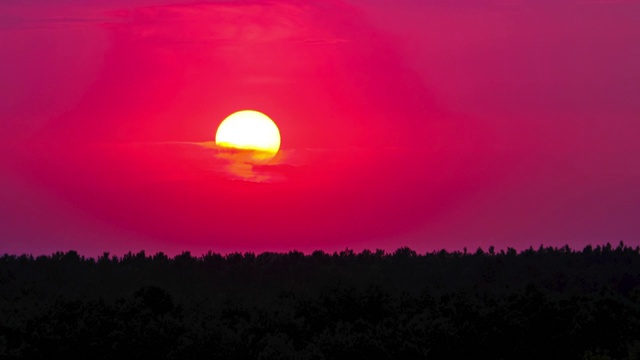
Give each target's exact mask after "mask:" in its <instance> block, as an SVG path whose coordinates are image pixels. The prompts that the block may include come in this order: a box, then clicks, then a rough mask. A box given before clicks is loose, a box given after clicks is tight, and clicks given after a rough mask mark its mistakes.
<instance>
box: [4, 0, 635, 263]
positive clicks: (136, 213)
mask: <svg viewBox="0 0 640 360" xmlns="http://www.w3.org/2000/svg"><path fill="white" fill-rule="evenodd" d="M0 14H1V15H0V81H1V82H0V83H1V86H0V142H1V145H0V150H1V152H0V253H4V252H9V253H24V252H27V253H34V254H42V253H45V254H48V253H50V252H53V251H56V250H69V249H76V250H79V251H80V252H82V253H84V254H88V255H96V254H98V253H101V252H102V251H111V252H112V253H116V254H121V253H123V252H126V251H129V250H132V251H138V250H142V249H144V250H146V251H148V252H155V251H165V252H168V253H170V254H175V253H177V252H180V251H182V250H191V251H192V252H194V253H202V252H205V251H207V250H213V251H216V252H230V251H242V252H244V251H254V252H261V251H265V250H276V251H286V250H290V249H298V250H302V251H310V250H314V249H324V250H327V251H333V250H342V249H345V248H347V247H348V248H351V249H355V250H361V249H363V248H370V249H375V248H382V249H386V250H393V249H395V248H397V247H399V246H410V247H412V248H413V249H415V250H417V251H420V252H423V251H431V250H433V249H440V248H446V249H451V250H454V249H462V248H463V247H467V248H469V249H475V248H477V247H478V246H482V247H485V248H486V247H487V246H489V245H495V246H496V247H498V248H506V247H515V248H517V249H522V248H526V247H529V246H534V247H537V246H539V245H540V244H545V245H551V246H561V245H564V244H569V245H570V246H573V247H582V246H584V245H586V244H588V243H592V244H600V243H604V242H613V243H617V242H618V241H620V240H622V241H624V242H625V243H627V244H630V245H640V221H639V220H638V219H640V141H639V139H638V138H639V135H640V45H639V44H640V22H638V19H640V1H623V0H611V1H606V0H598V1H595V0H594V1H579V0H575V1H569V0H556V1H540V0H536V1H533V0H532V1H526V0H522V1H466V0H460V1H448V0H441V1H437V0H434V1H426V0H420V1H418V0H394V1H390V0H389V1H387V0H352V1H339V0H330V1H313V2H309V1H297V0H285V1H276V0H274V1H257V0H255V1H234V2H227V1H209V2H193V1H184V2H183V1H180V0H174V1H163V0H127V1H120V0H116V1H114V0H110V1H106V0H98V1H80V0H46V1H44V0H28V1H19V2H18V1H8V2H7V1H4V2H2V4H0ZM245 108H252V109H256V110H260V111H263V112H265V113H266V114H268V115H269V116H271V117H272V118H273V119H274V120H275V121H276V123H277V124H278V125H279V126H280V130H281V133H282V141H283V149H282V152H281V154H280V158H279V160H278V162H277V163H275V164H272V165H268V166H263V167H256V168H253V169H251V168H249V169H247V168H242V169H241V171H244V173H243V174H244V175H243V176H245V175H246V176H245V178H244V179H242V178H241V177H238V176H237V173H231V172H230V171H229V169H230V167H229V164H228V163H226V162H224V161H223V160H221V159H218V158H217V157H216V154H215V151H214V150H212V149H211V148H209V147H207V146H206V145H205V143H206V142H207V141H211V140H213V136H214V134H215V129H216V127H217V125H218V124H219V122H220V121H221V120H222V119H223V118H224V117H225V116H227V115H228V114H230V113H231V112H234V111H237V110H241V109H245ZM234 171H235V170H234ZM234 174H235V175H234ZM247 174H248V175H247ZM247 176H248V177H247Z"/></svg>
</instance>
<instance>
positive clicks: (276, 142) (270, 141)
mask: <svg viewBox="0 0 640 360" xmlns="http://www.w3.org/2000/svg"><path fill="white" fill-rule="evenodd" d="M216 145H217V146H218V147H220V148H224V149H231V150H237V151H247V152H251V153H252V155H251V158H252V159H255V160H260V161H268V160H271V159H273V158H274V157H275V156H276V154H277V153H278V150H280V130H278V126H277V125H276V123H275V122H273V120H271V118H269V117H268V116H267V115H265V114H263V113H261V112H259V111H255V110H242V111H238V112H235V113H233V114H231V115H229V116H227V117H226V118H225V119H224V120H223V121H222V123H220V126H218V131H216Z"/></svg>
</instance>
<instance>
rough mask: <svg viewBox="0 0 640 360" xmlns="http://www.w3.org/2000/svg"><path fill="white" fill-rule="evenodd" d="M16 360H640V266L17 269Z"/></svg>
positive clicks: (285, 258)
mask: <svg viewBox="0 0 640 360" xmlns="http://www.w3.org/2000/svg"><path fill="white" fill-rule="evenodd" d="M0 358H2V359H11V358H29V359H51V358H59V359H165V358H168V359H205V358H206V359H536V360H538V359H563V360H567V359H639V358H640V252H639V249H638V248H635V249H632V248H629V247H625V246H623V245H622V244H621V245H619V246H618V247H616V248H612V247H611V246H609V245H607V246H604V247H596V248H592V247H587V248H585V249H583V250H582V251H573V250H571V249H569V248H568V247H565V248H561V249H552V248H540V249H539V250H532V249H531V250H528V251H524V252H522V253H516V252H515V251H514V250H511V249H510V250H508V251H506V252H500V253H497V252H496V253H494V251H493V250H492V249H491V250H490V251H489V252H487V253H485V252H482V251H477V252H475V253H473V254H463V253H458V252H455V253H447V252H444V251H442V252H439V253H432V254H427V255H417V254H416V253H414V252H413V251H411V250H409V249H406V248H403V249H399V250H397V251H396V252H395V253H393V254H384V253H383V252H381V251H378V252H373V253H372V252H368V251H365V252H363V253H360V254H356V253H353V252H351V251H344V252H341V253H337V254H333V255H331V254H325V253H322V252H315V253H313V254H312V255H308V256H304V255H303V254H301V253H298V252H290V253H288V254H277V253H264V254H261V255H257V256H255V255H253V254H232V255H228V256H220V255H217V254H208V255H205V256H203V257H198V258H195V257H192V256H190V255H189V254H188V253H184V254H182V255H180V256H176V257H175V258H173V259H171V258H167V257H166V256H164V255H163V254H156V255H154V256H147V255H145V254H144V253H138V254H128V255H126V256H124V257H123V258H116V257H110V256H108V255H105V256H103V257H100V258H99V259H97V260H94V259H85V258H83V257H79V256H78V254H77V253H75V252H68V253H56V254H54V255H52V256H50V257H37V258H33V257H28V256H20V257H17V256H11V255H5V256H4V257H2V258H0Z"/></svg>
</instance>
